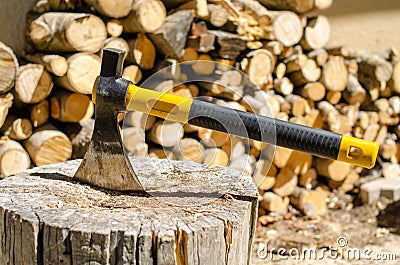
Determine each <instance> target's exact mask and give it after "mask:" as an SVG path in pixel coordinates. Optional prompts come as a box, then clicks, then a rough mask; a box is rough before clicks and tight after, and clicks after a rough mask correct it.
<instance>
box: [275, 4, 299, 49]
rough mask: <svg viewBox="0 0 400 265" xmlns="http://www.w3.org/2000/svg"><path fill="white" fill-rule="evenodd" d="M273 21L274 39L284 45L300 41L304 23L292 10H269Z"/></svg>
mask: <svg viewBox="0 0 400 265" xmlns="http://www.w3.org/2000/svg"><path fill="white" fill-rule="evenodd" d="M269 16H270V18H271V22H272V36H271V37H272V39H275V40H278V41H280V42H281V43H282V44H283V45H284V46H292V45H295V44H296V43H298V42H299V41H300V40H301V37H302V36H303V25H302V23H301V21H300V18H299V17H298V16H297V15H296V14H295V13H293V12H290V11H269Z"/></svg>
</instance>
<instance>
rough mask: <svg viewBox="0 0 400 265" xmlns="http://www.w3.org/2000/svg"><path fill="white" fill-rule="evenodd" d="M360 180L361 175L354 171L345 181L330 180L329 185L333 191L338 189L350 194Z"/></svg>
mask: <svg viewBox="0 0 400 265" xmlns="http://www.w3.org/2000/svg"><path fill="white" fill-rule="evenodd" d="M359 179H360V175H359V174H358V173H357V172H355V171H354V170H352V171H351V172H350V173H349V174H348V175H347V176H346V178H345V179H344V180H343V181H334V180H330V181H329V182H328V184H329V187H331V188H332V189H338V190H339V191H342V192H349V191H351V190H352V189H353V188H354V185H355V184H356V182H357V181H358V180H359Z"/></svg>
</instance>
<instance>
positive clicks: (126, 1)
mask: <svg viewBox="0 0 400 265" xmlns="http://www.w3.org/2000/svg"><path fill="white" fill-rule="evenodd" d="M85 2H86V4H88V5H89V6H90V7H93V8H94V9H95V10H96V11H97V12H99V13H100V14H102V15H104V16H107V17H113V18H120V17H126V16H127V15H128V14H129V12H130V11H131V10H132V8H133V4H134V1H133V0H117V1H102V0H85Z"/></svg>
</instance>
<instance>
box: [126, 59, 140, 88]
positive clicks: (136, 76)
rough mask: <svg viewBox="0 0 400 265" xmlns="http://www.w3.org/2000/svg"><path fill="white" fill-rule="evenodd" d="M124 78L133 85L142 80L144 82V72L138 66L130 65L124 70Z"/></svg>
mask: <svg viewBox="0 0 400 265" xmlns="http://www.w3.org/2000/svg"><path fill="white" fill-rule="evenodd" d="M122 77H123V78H125V79H128V80H129V81H131V82H132V83H133V84H137V83H139V82H140V80H142V71H141V70H140V68H139V66H137V65H134V64H133V65H129V66H127V67H125V68H124V71H123V72H122Z"/></svg>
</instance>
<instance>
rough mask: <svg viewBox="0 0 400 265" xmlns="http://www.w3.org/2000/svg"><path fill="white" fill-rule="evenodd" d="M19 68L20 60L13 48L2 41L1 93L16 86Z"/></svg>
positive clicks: (0, 48) (0, 57)
mask: <svg viewBox="0 0 400 265" xmlns="http://www.w3.org/2000/svg"><path fill="white" fill-rule="evenodd" d="M17 70H18V60H17V57H16V56H15V54H14V52H13V50H12V49H11V48H10V47H8V46H7V45H5V44H4V43H3V42H1V41H0V94H3V93H5V92H7V91H9V90H10V89H11V88H12V87H13V86H14V83H15V78H16V75H17Z"/></svg>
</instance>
